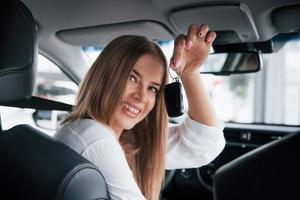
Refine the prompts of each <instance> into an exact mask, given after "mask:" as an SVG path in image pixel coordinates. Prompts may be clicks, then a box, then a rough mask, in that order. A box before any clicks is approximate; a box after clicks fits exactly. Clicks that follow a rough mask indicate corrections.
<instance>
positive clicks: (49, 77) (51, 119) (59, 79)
mask: <svg viewBox="0 0 300 200" xmlns="http://www.w3.org/2000/svg"><path fill="white" fill-rule="evenodd" d="M37 73H38V74H37V79H36V85H35V89H34V96H38V97H42V98H46V99H51V100H55V101H60V102H64V103H69V104H74V101H75V97H76V93H77V90H78V86H77V85H76V84H75V83H74V82H73V81H71V80H70V79H69V78H68V77H67V76H66V74H64V73H63V72H62V71H61V70H60V69H59V68H58V66H57V65H55V64H54V63H53V62H51V61H50V60H49V59H47V58H46V57H44V56H43V55H41V54H39V55H38V72H37ZM0 109H1V111H0V112H1V120H2V128H3V129H4V130H6V129H9V128H11V127H13V126H15V125H17V124H29V125H31V126H33V127H35V128H37V129H40V130H41V131H43V132H46V133H47V134H49V135H51V136H52V135H53V134H54V133H55V132H56V130H57V127H59V123H60V122H61V121H62V120H63V118H64V117H65V115H66V114H67V113H66V112H62V111H46V110H38V111H37V110H34V109H22V108H13V107H6V106H1V107H0Z"/></svg>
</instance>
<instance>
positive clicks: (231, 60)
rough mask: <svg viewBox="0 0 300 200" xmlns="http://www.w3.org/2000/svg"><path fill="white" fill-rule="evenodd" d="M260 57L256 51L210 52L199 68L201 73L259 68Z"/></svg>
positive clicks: (255, 69) (224, 72) (255, 70)
mask: <svg viewBox="0 0 300 200" xmlns="http://www.w3.org/2000/svg"><path fill="white" fill-rule="evenodd" d="M260 66H261V58H260V55H259V54H258V53H257V52H232V53H231V52H228V53H213V54H210V55H209V56H208V58H207V60H206V62H205V63H204V65H203V66H202V67H201V68H200V72H201V73H203V74H215V75H230V74H240V73H251V72H257V71H259V70H260Z"/></svg>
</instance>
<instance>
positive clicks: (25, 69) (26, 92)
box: [0, 0, 37, 102]
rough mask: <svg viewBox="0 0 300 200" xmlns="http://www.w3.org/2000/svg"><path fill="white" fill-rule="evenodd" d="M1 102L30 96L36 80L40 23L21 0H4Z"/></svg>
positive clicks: (0, 13)
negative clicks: (36, 21)
mask: <svg viewBox="0 0 300 200" xmlns="http://www.w3.org/2000/svg"><path fill="white" fill-rule="evenodd" d="M0 24H1V31H0V102H7V101H18V100H26V99H29V98H30V97H31V95H32V92H33V89H34V84H35V73H36V58H37V45H36V26H35V21H34V19H33V16H32V14H31V12H30V11H29V10H28V9H27V7H26V6H25V5H24V4H23V3H21V2H20V1H17V0H1V2H0Z"/></svg>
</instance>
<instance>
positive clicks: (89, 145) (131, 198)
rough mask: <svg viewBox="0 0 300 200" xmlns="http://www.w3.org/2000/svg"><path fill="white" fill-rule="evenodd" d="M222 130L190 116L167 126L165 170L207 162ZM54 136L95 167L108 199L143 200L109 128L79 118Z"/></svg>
mask: <svg viewBox="0 0 300 200" xmlns="http://www.w3.org/2000/svg"><path fill="white" fill-rule="evenodd" d="M223 128H224V124H223V123H220V125H219V126H218V127H208V126H206V125H203V124H200V123H198V122H196V121H194V120H192V119H191V118H190V117H187V118H186V119H185V120H184V122H183V123H182V124H180V125H178V126H173V127H170V128H169V137H168V149H167V155H166V168H167V169H181V168H193V167H200V166H203V165H206V164H208V163H210V162H211V161H212V160H213V159H215V158H216V157H217V155H218V154H219V153H220V152H221V151H222V150H223V148H224V146H225V139H224V136H223ZM54 137H55V138H56V139H57V140H59V141H61V142H63V143H65V144H66V145H67V146H69V147H71V148H72V149H74V150H75V151H77V152H78V153H80V154H81V155H82V156H83V157H85V158H86V159H87V160H89V161H90V162H92V163H94V164H95V165H96V166H97V167H98V168H99V170H100V171H101V173H102V174H103V176H104V178H105V181H106V184H107V188H108V192H109V195H110V198H111V199H112V200H145V197H144V196H143V194H142V193H141V191H140V189H139V187H138V186H137V183H136V182H135V180H134V177H133V174H132V171H131V170H130V168H129V166H128V163H127V160H126V157H125V154H124V151H123V149H122V147H121V146H120V144H119V142H118V139H117V138H116V136H115V134H114V133H113V131H112V130H111V129H109V128H107V127H106V126H104V125H103V124H101V123H99V122H97V121H95V120H92V119H82V120H77V121H75V122H72V123H68V124H66V125H64V126H63V127H62V128H61V129H60V130H59V131H58V132H57V133H56V135H55V136H54Z"/></svg>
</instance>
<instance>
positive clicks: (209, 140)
mask: <svg viewBox="0 0 300 200" xmlns="http://www.w3.org/2000/svg"><path fill="white" fill-rule="evenodd" d="M223 129H224V123H222V122H219V125H218V126H217V127H209V126H206V125H204V124H201V123H199V122H197V121H194V120H192V119H191V118H190V117H189V116H187V117H186V119H185V120H184V122H183V123H182V124H180V125H179V126H173V127H170V128H169V135H168V140H167V142H168V146H167V148H168V149H167V155H166V169H182V168H195V167H200V166H203V165H206V164H208V163H210V162H211V161H213V160H214V159H215V158H216V157H217V155H219V154H220V153H221V151H222V150H223V148H224V147H225V139H224V136H223Z"/></svg>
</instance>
